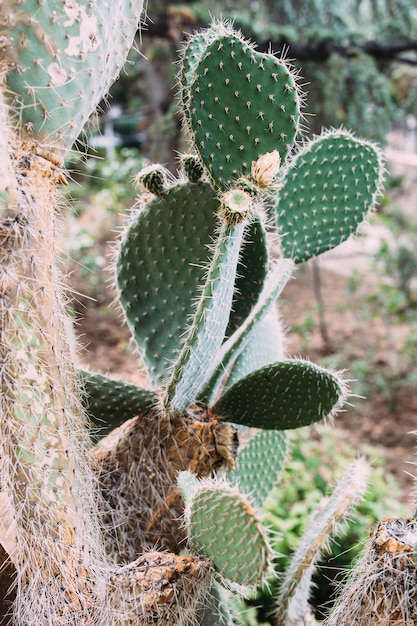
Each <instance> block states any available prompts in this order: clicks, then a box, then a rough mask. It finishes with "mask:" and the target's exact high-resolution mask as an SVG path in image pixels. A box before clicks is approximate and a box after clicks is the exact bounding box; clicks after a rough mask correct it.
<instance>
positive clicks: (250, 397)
mask: <svg viewBox="0 0 417 626" xmlns="http://www.w3.org/2000/svg"><path fill="white" fill-rule="evenodd" d="M345 396H346V387H345V384H344V383H343V381H342V380H341V378H340V377H339V376H338V375H337V374H336V373H333V372H330V371H328V370H325V369H323V368H322V367H319V366H318V365H315V364H314V363H310V361H304V360H302V359H297V360H287V361H281V362H278V363H273V364H271V365H267V366H265V367H263V368H261V369H259V370H256V371H255V372H252V373H251V374H249V375H248V376H246V377H245V378H241V379H240V380H239V381H238V382H237V383H235V384H234V385H233V386H232V387H231V388H230V389H228V390H227V391H226V392H225V393H224V394H223V395H222V396H221V398H220V399H219V400H218V401H217V402H216V403H215V404H214V406H213V407H212V411H213V413H215V414H216V415H219V416H221V417H222V418H223V419H225V420H227V421H229V422H233V423H235V424H243V425H244V426H253V427H255V428H265V429H266V430H286V429H290V428H300V427H301V426H308V425H310V424H313V423H314V422H318V421H320V420H322V419H323V418H325V417H326V416H329V415H331V414H332V413H333V412H334V411H335V410H336V409H338V408H339V406H340V405H341V404H342V402H343V400H344V399H345Z"/></svg>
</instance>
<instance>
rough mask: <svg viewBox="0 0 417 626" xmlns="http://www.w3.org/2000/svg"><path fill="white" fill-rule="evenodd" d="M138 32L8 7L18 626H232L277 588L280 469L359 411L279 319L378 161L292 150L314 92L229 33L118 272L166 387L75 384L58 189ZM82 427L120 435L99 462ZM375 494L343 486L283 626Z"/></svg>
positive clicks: (10, 355)
mask: <svg viewBox="0 0 417 626" xmlns="http://www.w3.org/2000/svg"><path fill="white" fill-rule="evenodd" d="M140 10H141V6H134V5H132V4H130V3H129V2H127V3H126V2H124V1H122V0H120V1H117V2H108V3H107V4H106V3H105V4H104V5H100V7H99V6H98V5H97V4H96V3H94V2H93V3H83V2H80V3H75V4H71V6H70V5H69V4H68V3H67V2H66V0H64V1H63V2H62V4H61V3H58V2H56V0H46V1H45V2H44V3H42V5H36V6H35V5H33V3H32V1H31V0H23V2H19V3H18V4H16V5H14V4H13V2H12V3H8V5H7V10H6V7H4V6H3V7H2V8H1V9H0V22H1V24H2V29H3V31H4V32H5V33H6V34H5V35H4V37H3V39H2V42H1V46H2V47H1V55H2V56H1V70H2V82H1V85H2V90H1V97H2V100H1V107H0V138H1V141H2V142H3V144H2V148H4V149H3V150H2V152H1V153H0V175H1V179H0V256H1V268H0V277H1V280H0V289H1V297H0V323H1V328H0V332H1V344H0V346H1V348H0V349H1V353H2V354H1V362H2V368H1V370H0V371H1V385H2V394H1V410H2V420H1V426H0V447H1V450H0V459H1V465H0V484H1V488H2V491H3V494H2V495H3V496H4V499H3V501H4V503H5V504H4V512H5V513H7V516H8V517H9V518H10V519H11V520H12V521H11V523H10V524H9V530H8V533H6V538H8V541H6V540H4V546H5V547H6V550H7V551H8V554H9V557H10V559H11V561H12V563H13V566H14V568H15V575H14V576H15V589H16V598H15V600H14V602H13V606H12V608H11V613H10V620H11V623H13V624H18V625H19V626H29V625H30V626H45V625H46V624H48V625H52V624H53V625H54V626H57V625H58V626H64V625H65V626H70V625H74V626H75V624H82V625H85V626H90V625H92V624H94V626H100V625H101V624H102V625H103V626H104V624H106V626H107V625H112V626H113V625H114V626H117V625H123V626H128V625H129V626H130V625H131V626H134V625H137V624H140V625H141V626H148V625H149V626H150V625H151V624H152V625H153V626H155V624H159V625H160V626H165V625H166V624H168V623H175V624H179V625H180V626H182V625H184V626H185V624H188V623H192V622H193V621H194V622H195V621H196V620H197V621H198V620H200V621H201V623H204V624H218V623H221V621H222V620H225V619H226V620H227V619H229V618H228V617H227V616H229V617H230V619H232V618H231V613H230V610H231V609H230V607H229V606H228V602H227V597H228V594H230V593H231V592H233V593H238V594H242V595H244V596H247V595H250V594H251V593H252V592H253V591H254V590H255V589H256V588H257V587H258V586H259V585H261V584H264V583H267V582H268V580H269V578H270V577H271V576H273V575H274V574H273V566H272V565H273V561H274V557H275V555H274V552H273V550H272V549H271V544H270V541H269V536H268V529H267V528H265V526H264V524H263V522H262V516H261V514H260V511H259V509H260V507H261V506H262V503H263V501H264V499H265V498H266V497H267V495H268V493H269V491H270V489H271V488H272V486H273V485H274V483H275V482H276V480H277V479H278V477H279V474H280V471H281V469H282V466H283V463H284V462H285V458H286V451H287V439H286V431H287V430H288V429H294V428H298V427H300V426H308V425H310V424H313V423H315V422H319V421H321V420H323V419H326V418H329V417H331V416H332V415H334V414H335V413H336V412H337V410H338V409H339V408H340V407H341V406H343V403H344V401H345V398H346V396H347V393H348V390H347V387H346V384H345V383H344V381H343V379H342V378H341V376H340V375H339V374H338V373H337V372H334V371H331V370H328V369H325V368H323V367H321V366H319V365H315V364H313V363H311V362H309V361H306V360H302V359H292V358H287V357H286V356H285V354H284V351H283V341H282V332H281V329H280V326H279V320H278V317H277V309H276V306H275V305H276V300H277V298H278V297H279V295H280V294H281V293H282V290H283V289H284V287H285V284H286V282H287V281H288V279H289V277H290V276H291V273H292V271H293V269H294V266H295V265H296V264H297V263H300V262H302V261H306V260H308V259H309V258H311V256H313V255H317V254H320V253H321V252H323V251H325V250H328V249H330V248H332V247H334V246H336V245H338V244H339V243H340V242H342V241H344V240H345V239H346V238H347V237H349V236H350V235H351V234H352V233H354V232H355V231H356V229H357V227H358V226H359V224H360V223H361V222H362V220H363V219H364V218H365V217H366V215H367V214H368V212H369V211H371V210H372V209H373V207H374V206H375V203H376V200H377V197H378V194H379V193H380V191H381V186H382V180H383V171H384V167H383V161H382V157H381V153H380V151H379V150H378V149H377V148H376V147H375V146H373V145H372V144H370V143H368V142H365V141H362V140H360V139H357V138H356V137H354V136H353V135H352V134H351V133H349V132H347V131H345V130H332V131H326V132H324V133H323V134H322V135H321V136H320V137H317V138H314V139H313V141H311V142H309V143H306V144H305V145H301V146H300V147H297V148H296V149H295V148H294V145H295V141H296V136H297V133H298V131H299V125H300V120H301V108H300V107H301V105H302V102H303V97H304V96H303V94H302V93H300V90H299V87H298V84H297V77H296V76H295V75H294V73H293V71H292V69H291V67H290V66H288V64H286V63H285V62H284V61H283V60H281V59H278V58H277V57H276V56H274V55H273V54H260V53H258V52H257V51H256V50H255V48H254V47H253V46H252V45H251V44H249V43H248V42H246V41H245V40H244V39H243V38H242V36H241V35H240V34H239V33H236V32H234V31H233V29H232V28H231V27H230V26H229V25H228V24H222V23H214V24H213V26H212V27H211V28H209V29H208V30H206V31H202V32H200V33H198V34H196V35H195V36H193V37H191V38H189V40H188V41H187V42H186V44H185V46H184V51H183V53H182V55H181V61H180V71H179V76H180V83H181V101H182V106H183V112H184V132H185V133H187V135H188V137H189V141H190V151H189V153H188V154H187V155H184V156H183V157H182V158H181V160H180V173H179V177H178V178H177V179H173V177H171V176H170V175H168V173H167V172H166V171H165V170H164V169H163V168H162V167H161V166H159V165H157V164H156V165H151V166H149V167H147V168H146V169H145V170H144V171H142V172H141V173H139V175H138V183H139V184H140V185H141V187H142V191H141V193H140V195H139V198H138V203H137V207H136V208H135V210H134V211H133V212H132V215H131V218H130V220H129V223H128V224H127V226H126V229H125V232H124V233H123V236H122V238H121V241H120V245H119V249H118V253H117V259H116V282H117V287H118V293H119V300H120V305H121V308H122V310H123V313H124V315H125V317H126V320H127V322H128V324H129V327H130V328H131V331H132V335H133V339H134V341H135V342H136V345H137V348H138V351H139V352H140V354H141V357H142V359H143V362H144V364H145V366H146V369H147V373H148V376H149V387H148V388H146V389H145V388H140V387H137V386H135V385H132V384H130V383H125V382H124V381H118V380H113V379H111V378H109V377H107V376H104V375H102V374H97V373H93V372H88V371H83V370H80V369H78V368H77V366H76V364H74V362H73V357H72V355H73V353H74V349H73V346H72V345H71V341H72V339H71V333H69V332H68V325H69V321H68V318H67V317H66V313H65V301H64V298H63V296H62V282H63V281H62V277H61V276H60V275H59V273H58V271H57V269H56V259H57V252H56V242H55V233H56V228H57V224H56V206H55V204H56V202H55V200H56V189H57V187H58V186H59V185H60V184H65V177H64V175H63V173H62V170H61V165H62V162H63V158H64V156H65V154H66V153H67V152H68V150H69V149H70V148H71V146H72V143H73V141H74V139H75V138H76V137H77V135H78V132H79V131H80V129H81V128H82V127H83V125H84V123H85V122H86V120H87V118H88V116H89V114H90V112H91V111H92V110H93V109H94V108H95V107H96V106H97V104H98V102H99V101H100V100H101V98H102V96H103V95H104V93H105V91H106V90H107V88H108V86H109V85H110V83H111V81H112V80H113V79H114V77H115V76H116V75H117V73H118V72H119V71H120V69H121V66H122V63H123V60H124V58H125V56H126V54H127V51H128V49H129V47H130V45H131V44H132V41H133V37H134V34H135V31H136V28H137V22H138V18H139V14H140ZM33 59H36V62H33ZM271 234H272V235H274V238H275V239H277V238H278V239H279V241H280V247H281V256H280V257H279V258H276V259H271V257H270V253H269V241H270V240H271ZM86 414H88V418H89V419H90V420H91V421H92V422H93V426H94V432H95V435H97V427H101V428H102V432H101V435H102V439H101V440H100V441H99V442H98V443H97V444H96V445H93V444H92V443H91V442H90V440H89V437H88V434H89V433H88V430H87V427H86V422H87V420H86V416H87V415H86ZM248 427H251V428H253V429H255V430H254V436H253V437H252V439H251V440H250V441H249V443H248V444H247V447H246V448H243V451H242V454H241V450H240V446H239V429H242V428H248ZM99 434H100V433H99ZM103 435H105V436H103ZM358 468H359V469H358ZM358 471H360V472H362V473H363V467H362V469H361V468H360V467H359V466H355V467H354V468H353V469H352V470H351V472H352V475H354V476H356V475H357V473H358ZM359 485H360V481H356V480H353V479H347V480H345V482H342V486H338V487H337V488H336V491H335V493H334V495H333V497H332V498H331V499H330V501H329V504H328V506H327V507H326V508H325V511H324V512H323V519H325V520H326V524H325V525H324V527H323V529H322V532H320V533H318V534H317V533H316V534H313V535H308V536H307V537H306V539H305V541H304V542H303V544H302V548H300V552H299V553H297V554H301V555H302V561H303V563H304V565H303V566H302V567H301V566H300V565H299V563H298V565H297V562H295V564H294V566H293V567H292V568H290V569H289V572H288V577H287V579H286V582H285V584H284V585H283V587H282V592H281V596H280V598H279V599H278V601H279V603H280V606H279V607H278V610H277V616H279V619H280V620H282V623H283V624H284V623H286V624H287V623H288V624H289V623H290V622H291V620H293V617H292V616H293V615H304V614H308V613H309V612H310V608H309V605H308V598H309V593H308V588H309V582H310V579H311V571H312V569H313V567H314V563H315V561H316V558H317V555H318V553H319V552H320V550H321V548H322V546H323V545H324V543H325V542H326V539H327V537H328V536H329V535H330V534H331V532H332V531H333V529H334V527H335V524H336V522H337V521H338V520H339V519H341V518H343V516H344V515H345V514H346V512H347V510H348V508H349V507H350V505H351V504H352V503H353V502H354V500H355V497H356V496H358V495H359V494H360V492H361V489H362V487H361V486H359ZM245 491H247V493H245ZM3 539H5V538H3ZM155 546H157V547H158V549H160V550H161V551H160V552H155ZM295 558H296V559H297V558H298V556H297V555H295ZM300 567H301V569H300ZM305 567H307V570H308V571H307V572H304V569H305ZM277 619H278V617H277Z"/></svg>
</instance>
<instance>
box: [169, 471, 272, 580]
mask: <svg viewBox="0 0 417 626" xmlns="http://www.w3.org/2000/svg"><path fill="white" fill-rule="evenodd" d="M180 476H181V475H180ZM186 504H187V506H186V511H185V523H186V527H187V530H188V537H189V544H190V548H191V549H192V551H193V552H195V553H196V554H199V555H202V556H206V557H209V558H211V559H212V562H213V565H214V568H215V570H216V572H217V574H218V576H219V578H220V580H221V581H222V583H223V584H224V585H225V586H227V587H229V588H231V589H238V590H240V591H243V592H244V591H245V589H246V590H250V589H254V588H256V587H258V586H259V585H260V584H261V583H262V582H263V581H264V580H265V578H266V576H267V575H268V574H270V573H271V560H272V556H273V553H272V550H271V548H270V545H269V542H268V539H267V536H266V532H265V529H264V527H263V526H262V524H261V522H260V520H259V519H258V517H257V515H256V512H255V510H254V509H253V507H252V506H251V504H250V503H249V502H248V501H247V500H246V499H245V498H244V497H243V496H242V495H241V494H240V493H239V492H238V491H237V490H236V489H234V488H232V487H230V486H229V485H227V484H225V483H221V482H218V481H213V480H210V479H204V480H201V481H199V484H198V487H197V489H194V493H193V494H192V495H191V497H190V498H189V500H188V502H187V503H186Z"/></svg>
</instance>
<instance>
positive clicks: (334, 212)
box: [276, 130, 385, 263]
mask: <svg viewBox="0 0 417 626" xmlns="http://www.w3.org/2000/svg"><path fill="white" fill-rule="evenodd" d="M384 172H385V168H384V162H383V156H382V153H381V151H380V150H379V149H378V148H377V147H375V146H374V145H373V144H371V143H369V142H367V141H364V140H361V139H357V138H356V137H354V136H353V135H352V134H351V133H349V132H348V131H345V130H333V131H326V132H324V134H323V135H321V136H320V137H317V138H316V139H315V140H313V141H311V142H309V143H308V144H306V146H304V148H302V149H301V150H300V151H299V152H298V154H297V155H296V156H295V158H294V159H293V160H292V162H291V164H290V165H289V167H288V169H287V171H286V174H285V179H284V184H283V187H282V189H281V191H280V192H279V202H278V204H277V207H276V211H277V225H278V228H279V231H280V233H281V249H282V253H283V256H285V257H288V258H292V259H294V261H295V262H296V263H301V262H302V261H307V260H308V259H309V258H311V257H312V256H317V255H319V254H321V253H322V252H325V251H326V250H330V249H332V248H334V247H336V246H338V245H339V244H340V243H342V242H343V241H345V240H346V239H347V238H348V237H349V236H350V235H352V234H353V233H355V232H356V230H357V228H358V226H359V225H360V224H361V222H362V221H363V220H364V219H365V218H366V216H367V215H368V214H369V212H370V211H371V210H372V209H373V208H374V207H375V203H376V199H377V197H378V195H379V194H380V193H381V189H382V181H383V178H384Z"/></svg>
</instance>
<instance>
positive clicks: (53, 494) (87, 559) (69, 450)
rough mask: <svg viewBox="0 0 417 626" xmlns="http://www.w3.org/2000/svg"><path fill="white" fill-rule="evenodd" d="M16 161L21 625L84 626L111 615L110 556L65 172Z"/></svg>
mask: <svg viewBox="0 0 417 626" xmlns="http://www.w3.org/2000/svg"><path fill="white" fill-rule="evenodd" d="M15 158H16V162H15V163H14V166H15V169H16V172H17V175H16V180H17V182H18V186H19V191H20V195H19V197H20V203H19V204H18V205H13V206H10V205H7V202H5V203H4V209H5V211H4V212H5V213H6V217H5V218H4V219H3V220H2V221H1V222H0V244H1V246H0V289H1V291H0V333H1V338H0V339H1V341H0V351H1V362H2V368H1V372H0V377H1V378H0V383H1V410H2V420H1V426H0V429H1V432H0V445H1V450H0V459H1V484H2V489H3V490H4V491H5V492H6V493H8V494H9V496H10V498H11V502H12V507H13V511H14V524H15V528H16V553H15V554H14V555H13V559H14V562H15V563H16V564H17V570H18V576H19V579H20V583H21V584H19V587H18V589H19V595H18V598H17V601H16V611H18V612H19V613H18V617H17V622H18V623H19V624H25V625H26V624H31V626H45V624H46V623H54V624H56V625H61V624H62V625H63V624H65V625H66V626H68V625H73V624H74V626H75V624H79V623H83V622H82V620H83V619H92V620H94V619H96V618H98V613H99V612H100V611H101V610H104V609H98V608H97V607H100V605H101V607H104V606H105V603H104V601H103V599H101V600H99V597H98V596H100V595H101V593H102V592H103V593H104V587H103V589H100V590H98V588H97V587H96V581H97V580H99V581H100V582H103V581H104V577H102V576H101V574H102V573H103V572H101V574H100V571H99V564H102V566H104V564H105V559H104V557H103V555H102V553H101V548H100V540H99V531H98V528H97V522H96V521H95V517H96V515H97V512H96V511H95V507H96V505H95V502H94V498H93V493H94V487H93V483H92V478H91V476H90V475H89V470H88V469H86V468H88V464H87V461H86V459H87V455H86V452H85V450H84V448H85V447H86V446H85V442H83V432H84V424H83V420H82V410H81V407H80V402H79V399H78V394H77V389H76V383H75V377H74V374H73V372H72V367H71V359H70V356H69V347H68V342H67V339H66V337H67V333H66V317H65V313H64V306H63V299H62V296H61V288H60V285H59V277H58V275H57V269H56V266H55V247H54V241H55V230H56V223H55V215H54V203H55V189H56V183H57V176H56V170H55V168H53V167H51V164H50V163H49V162H47V161H46V160H44V159H42V158H40V157H38V156H36V155H33V154H24V153H23V152H22V151H21V150H20V146H18V147H17V148H16V150H15ZM100 567H101V565H100ZM103 576H104V574H103ZM103 584H104V582H103ZM99 586H100V583H99ZM19 596H20V597H19ZM45 616H48V618H46V617H45ZM48 620H50V621H48Z"/></svg>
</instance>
